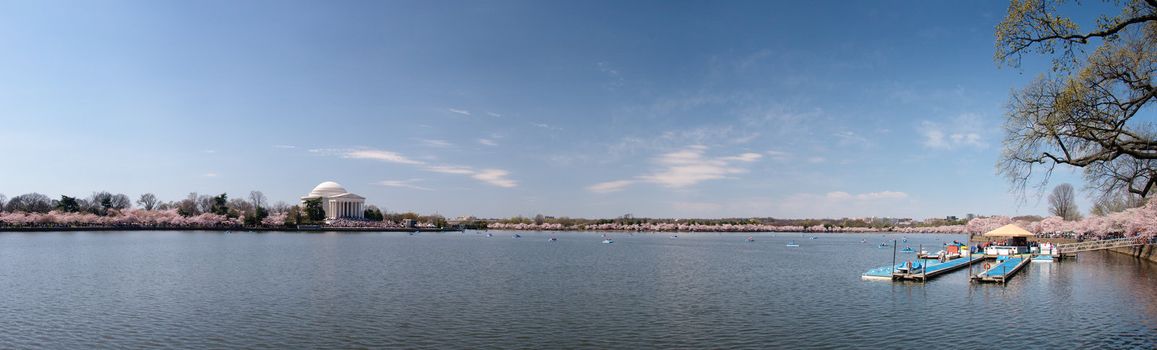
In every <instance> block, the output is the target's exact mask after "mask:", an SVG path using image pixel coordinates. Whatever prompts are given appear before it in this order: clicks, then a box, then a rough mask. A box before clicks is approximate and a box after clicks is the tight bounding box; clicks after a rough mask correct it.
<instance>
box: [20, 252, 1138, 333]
mask: <svg viewBox="0 0 1157 350" xmlns="http://www.w3.org/2000/svg"><path fill="white" fill-rule="evenodd" d="M490 233H491V234H493V235H494V237H486V235H485V232H475V231H468V232H466V233H421V234H417V235H413V236H410V235H408V234H406V233H340V234H339V233H327V234H301V233H232V234H224V233H219V232H101V233H88V232H69V233H3V234H0V348H33V349H35V348H50V349H89V348H249V349H285V348H502V349H506V348H628V349H634V348H848V347H857V348H917V347H924V348H927V347H935V348H941V347H953V346H960V347H963V348H993V347H1005V346H1009V347H1017V348H1046V347H1060V348H1090V347H1107V348H1144V349H1152V348H1154V347H1155V346H1157V277H1155V276H1157V266H1155V264H1152V263H1149V262H1145V261H1139V260H1137V259H1134V258H1131V257H1128V256H1126V255H1123V254H1113V253H1106V252H1094V253H1082V255H1081V256H1080V259H1079V260H1077V261H1064V262H1057V263H1052V264H1047V263H1045V264H1042V263H1034V264H1032V265H1030V266H1028V267H1027V270H1025V271H1023V272H1022V273H1021V274H1020V275H1018V276H1017V277H1016V278H1014V279H1013V280H1012V281H1011V282H1010V283H1009V284H1008V285H1006V286H1000V285H972V284H970V283H969V282H968V281H967V277H966V275H967V272H965V271H958V272H954V273H952V274H949V275H946V276H943V277H941V278H938V279H934V280H932V281H930V282H929V283H927V284H919V283H893V282H890V281H864V280H861V279H860V274H861V273H863V272H864V271H866V270H868V269H869V268H872V267H876V266H883V265H888V264H890V263H891V259H892V249H880V248H878V247H877V245H878V244H879V243H880V242H882V241H884V240H888V241H890V240H892V239H901V237H902V236H901V235H888V236H886V237H885V236H882V235H880V234H874V235H871V234H869V235H852V234H848V235H835V234H833V235H828V234H821V235H818V236H819V238H818V239H808V238H806V237H804V235H802V234H798V233H796V234H790V233H774V234H773V233H761V234H727V233H724V234H716V233H681V234H679V237H678V238H670V235H671V234H669V233H653V234H647V233H635V234H633V235H630V234H627V233H608V235H609V236H610V237H611V238H613V239H614V241H615V242H614V243H613V244H602V243H600V241H601V240H602V237H601V236H600V234H599V233H589V232H585V233H580V232H559V233H534V232H520V234H521V235H522V236H523V238H517V239H516V238H512V235H513V234H514V233H513V232H503V231H490ZM552 236H553V237H557V238H558V241H557V242H549V241H548V239H547V238H548V237H552ZM747 236H753V237H754V239H755V241H754V242H750V243H749V242H745V238H747ZM808 236H809V237H810V236H811V235H810V234H809V235H808ZM908 238H909V239H910V241H909V242H908V244H909V245H911V246H912V247H913V248H916V247H918V246H919V245H920V244H924V245H935V246H939V245H940V244H941V243H943V242H945V241H952V240H953V239H961V240H962V239H964V238H965V237H963V236H958V235H908ZM861 239H867V241H868V242H867V243H860V241H861ZM789 240H795V241H796V242H797V243H799V244H800V245H801V246H800V247H799V248H788V247H786V246H785V244H786V243H787V242H788V241H789ZM903 245H904V244H903V243H901V247H902V246H903ZM937 249H938V248H937ZM905 256H908V257H910V256H911V255H901V257H905Z"/></svg>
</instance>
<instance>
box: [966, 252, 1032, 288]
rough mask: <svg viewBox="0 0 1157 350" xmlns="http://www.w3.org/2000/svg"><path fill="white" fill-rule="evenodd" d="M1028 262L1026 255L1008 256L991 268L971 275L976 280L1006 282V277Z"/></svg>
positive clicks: (1010, 276) (1012, 274)
mask: <svg viewBox="0 0 1157 350" xmlns="http://www.w3.org/2000/svg"><path fill="white" fill-rule="evenodd" d="M1028 262H1029V257H1028V256H1016V257H1009V258H1008V259H1006V260H1004V261H1003V262H1001V263H999V264H996V266H993V267H992V268H989V269H988V270H986V271H984V272H981V273H979V274H976V275H975V276H972V280H973V281H976V282H991V283H1007V282H1008V279H1010V278H1012V276H1014V275H1016V273H1017V272H1019V271H1020V270H1021V269H1022V268H1024V265H1027V264H1028Z"/></svg>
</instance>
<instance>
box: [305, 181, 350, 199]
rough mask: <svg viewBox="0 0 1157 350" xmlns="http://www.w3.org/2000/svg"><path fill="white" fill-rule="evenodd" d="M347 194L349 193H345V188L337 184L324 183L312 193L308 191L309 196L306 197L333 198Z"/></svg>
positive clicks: (331, 182)
mask: <svg viewBox="0 0 1157 350" xmlns="http://www.w3.org/2000/svg"><path fill="white" fill-rule="evenodd" d="M347 192H349V191H346V190H345V188H344V187H341V185H339V184H338V183H336V182H333V181H326V182H322V183H320V184H318V185H317V187H314V188H313V191H309V196H307V197H333V196H336V195H339V194H342V193H347Z"/></svg>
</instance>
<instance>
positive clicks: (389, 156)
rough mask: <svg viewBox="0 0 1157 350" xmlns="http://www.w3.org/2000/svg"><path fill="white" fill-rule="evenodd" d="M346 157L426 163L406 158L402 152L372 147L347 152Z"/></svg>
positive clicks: (411, 163) (400, 162) (399, 162)
mask: <svg viewBox="0 0 1157 350" xmlns="http://www.w3.org/2000/svg"><path fill="white" fill-rule="evenodd" d="M344 157H345V158H353V159H373V160H380V161H383V162H390V163H398V164H409V165H422V164H425V162H422V161H418V160H413V159H410V158H406V157H405V156H402V155H401V154H397V153H394V152H390V151H384V150H372V149H370V150H356V151H350V152H349V153H346V154H345V156H344Z"/></svg>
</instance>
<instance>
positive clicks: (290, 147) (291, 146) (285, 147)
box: [273, 145, 297, 149]
mask: <svg viewBox="0 0 1157 350" xmlns="http://www.w3.org/2000/svg"><path fill="white" fill-rule="evenodd" d="M273 148H280V149H295V148H297V146H294V145H273Z"/></svg>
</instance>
